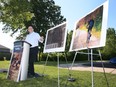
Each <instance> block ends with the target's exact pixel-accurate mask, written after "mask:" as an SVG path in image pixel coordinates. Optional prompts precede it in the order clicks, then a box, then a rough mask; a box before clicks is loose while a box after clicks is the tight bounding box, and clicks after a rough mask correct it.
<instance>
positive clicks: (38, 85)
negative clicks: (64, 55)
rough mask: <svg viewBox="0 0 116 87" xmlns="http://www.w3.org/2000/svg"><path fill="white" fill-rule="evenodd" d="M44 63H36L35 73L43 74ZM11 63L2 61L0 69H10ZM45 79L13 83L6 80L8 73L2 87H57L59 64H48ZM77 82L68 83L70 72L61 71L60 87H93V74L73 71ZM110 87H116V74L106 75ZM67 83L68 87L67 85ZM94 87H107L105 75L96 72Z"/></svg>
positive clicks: (0, 79)
mask: <svg viewBox="0 0 116 87" xmlns="http://www.w3.org/2000/svg"><path fill="white" fill-rule="evenodd" d="M43 64H44V62H37V63H35V71H36V72H37V73H42V72H43ZM8 66H9V61H0V69H1V68H6V69H7V68H8ZM45 74H46V76H45V77H39V78H31V79H28V80H26V81H21V82H18V83H17V82H13V81H10V80H7V79H6V75H7V73H0V87H57V63H56V62H48V64H47V66H46V69H45ZM72 75H73V77H74V78H76V81H75V82H69V81H67V77H68V70H66V69H60V87H91V72H87V71H72ZM106 75H107V77H108V82H109V85H110V87H116V74H106ZM66 83H67V85H66ZM94 87H107V84H106V80H105V77H104V74H103V73H98V72H94Z"/></svg>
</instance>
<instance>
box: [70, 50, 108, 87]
mask: <svg viewBox="0 0 116 87" xmlns="http://www.w3.org/2000/svg"><path fill="white" fill-rule="evenodd" d="M89 50H90V51H91V52H90V53H89ZM77 54H87V55H88V59H90V58H89V55H91V84H92V87H94V74H93V72H94V71H93V55H99V57H100V60H101V63H102V67H103V72H104V76H105V79H106V82H107V87H109V83H108V80H107V77H106V74H105V69H104V64H103V60H102V56H101V52H100V50H99V54H94V53H93V49H88V53H85V52H78V51H77V52H76V53H75V56H74V59H73V62H72V65H71V69H70V70H72V67H73V65H74V62H75V59H76V57H77Z"/></svg>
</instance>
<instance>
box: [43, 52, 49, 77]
mask: <svg viewBox="0 0 116 87" xmlns="http://www.w3.org/2000/svg"><path fill="white" fill-rule="evenodd" d="M48 57H49V53H48V55H47V58H46V62H45V65H44V69H43V73H42V76H44V73H45V67H46V65H47V61H48Z"/></svg>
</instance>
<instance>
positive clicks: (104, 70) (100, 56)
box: [99, 50, 109, 87]
mask: <svg viewBox="0 0 116 87" xmlns="http://www.w3.org/2000/svg"><path fill="white" fill-rule="evenodd" d="M99 56H100V60H101V62H102V67H103V72H104V76H105V79H106V82H107V87H109V83H108V80H107V76H106V73H105V69H104V64H103V60H102V56H101V52H100V50H99Z"/></svg>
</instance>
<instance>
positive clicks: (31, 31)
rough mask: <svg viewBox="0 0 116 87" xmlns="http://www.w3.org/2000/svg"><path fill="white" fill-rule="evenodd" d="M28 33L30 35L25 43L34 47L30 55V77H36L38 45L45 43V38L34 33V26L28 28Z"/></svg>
mask: <svg viewBox="0 0 116 87" xmlns="http://www.w3.org/2000/svg"><path fill="white" fill-rule="evenodd" d="M28 32H29V34H28V35H27V36H26V39H25V41H26V42H28V43H30V44H31V45H32V46H31V48H30V53H29V66H28V76H29V77H35V75H36V74H35V72H34V62H35V60H36V59H37V55H38V44H39V42H41V43H43V40H44V38H43V36H40V35H39V34H38V33H36V32H34V29H33V27H32V26H29V27H28Z"/></svg>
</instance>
